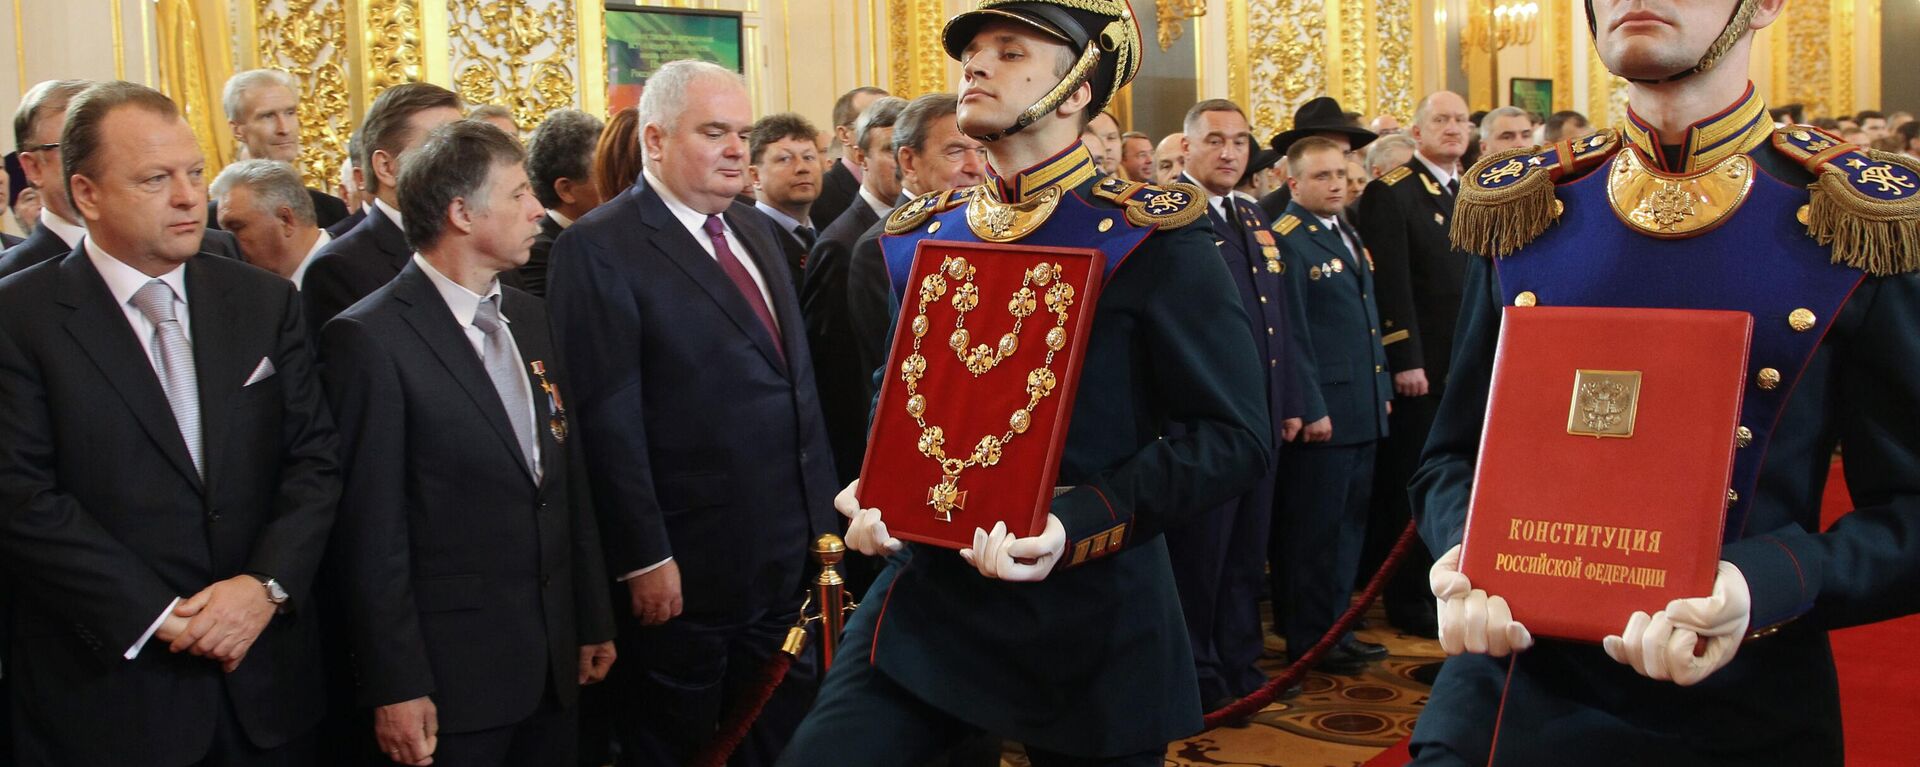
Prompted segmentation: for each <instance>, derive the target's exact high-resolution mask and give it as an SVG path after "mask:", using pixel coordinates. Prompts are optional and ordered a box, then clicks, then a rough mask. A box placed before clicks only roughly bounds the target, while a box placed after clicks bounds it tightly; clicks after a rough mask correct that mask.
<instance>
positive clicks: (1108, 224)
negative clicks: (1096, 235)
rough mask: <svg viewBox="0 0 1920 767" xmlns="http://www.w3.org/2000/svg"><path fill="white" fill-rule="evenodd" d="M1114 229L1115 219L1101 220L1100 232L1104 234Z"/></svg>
mask: <svg viewBox="0 0 1920 767" xmlns="http://www.w3.org/2000/svg"><path fill="white" fill-rule="evenodd" d="M1112 228H1113V219H1111V218H1103V219H1100V231H1102V232H1104V231H1107V230H1108V229H1112Z"/></svg>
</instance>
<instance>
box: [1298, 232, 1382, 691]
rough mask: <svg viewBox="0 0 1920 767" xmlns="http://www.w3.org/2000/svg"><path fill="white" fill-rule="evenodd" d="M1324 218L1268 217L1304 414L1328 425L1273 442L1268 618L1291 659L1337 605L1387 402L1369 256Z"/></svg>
mask: <svg viewBox="0 0 1920 767" xmlns="http://www.w3.org/2000/svg"><path fill="white" fill-rule="evenodd" d="M1335 221H1336V227H1337V228H1336V227H1329V226H1327V225H1326V223H1325V222H1323V221H1321V220H1320V219H1319V217H1317V216H1315V215H1313V214H1312V213H1309V212H1307V210H1306V209H1305V208H1302V207H1300V204H1299V203H1298V202H1292V203H1288V205H1287V212H1286V213H1284V214H1282V215H1281V216H1280V218H1279V220H1277V221H1275V222H1274V224H1273V231H1274V232H1275V233H1276V234H1278V235H1279V239H1280V242H1279V244H1280V252H1281V253H1282V254H1283V255H1284V258H1285V261H1286V273H1287V276H1288V277H1289V278H1290V279H1292V280H1294V281H1295V282H1296V283H1298V284H1299V286H1300V288H1299V289H1300V293H1301V301H1300V304H1301V313H1302V314H1303V315H1304V317H1305V322H1304V324H1303V332H1302V336H1303V337H1304V338H1305V344H1304V347H1305V348H1304V349H1303V352H1304V353H1303V355H1302V358H1301V363H1300V378H1301V380H1302V381H1303V382H1305V385H1304V387H1303V388H1304V389H1305V390H1306V391H1305V392H1304V396H1305V401H1306V415H1305V416H1304V419H1305V421H1306V422H1307V423H1309V424H1311V423H1313V422H1315V421H1318V420H1320V419H1321V418H1331V419H1332V422H1333V438H1332V439H1331V440H1328V441H1327V442H1320V443H1305V442H1295V443H1290V444H1288V445H1286V446H1285V447H1283V448H1282V449H1281V451H1280V481H1279V487H1280V491H1279V496H1280V501H1279V514H1278V520H1279V521H1278V524H1276V525H1275V530H1274V535H1273V540H1272V542H1271V543H1272V547H1271V551H1272V552H1273V555H1272V556H1273V559H1272V567H1273V579H1274V595H1275V596H1274V599H1275V602H1276V605H1277V607H1276V613H1277V614H1276V615H1275V616H1274V622H1275V623H1276V624H1277V625H1278V626H1279V628H1280V633H1281V634H1282V635H1284V636H1285V637H1286V640H1287V651H1288V652H1289V653H1291V654H1293V655H1294V656H1296V657H1297V656H1299V655H1300V654H1302V653H1305V652H1306V651H1307V649H1308V648H1310V647H1312V646H1313V644H1314V643H1315V642H1318V641H1319V640H1320V637H1321V635H1323V634H1325V633H1326V631H1327V629H1329V628H1332V627H1333V623H1334V621H1335V620H1336V619H1338V618H1339V617H1340V614H1341V613H1343V612H1346V610H1347V603H1348V600H1349V598H1350V597H1351V596H1352V592H1353V579H1354V574H1355V570H1356V569H1358V568H1359V566H1360V543H1361V540H1362V538H1363V537H1364V536H1365V534H1366V524H1367V499H1368V498H1369V495H1370V493H1371V490H1372V485H1373V461H1374V454H1375V450H1376V448H1377V446H1378V444H1379V441H1380V439H1381V438H1382V437H1385V436H1386V435H1387V403H1388V402H1389V401H1391V400H1392V399H1393V382H1392V377H1391V376H1392V374H1391V373H1389V372H1388V370H1387V367H1386V366H1387V354H1386V350H1385V348H1384V347H1383V346H1382V345H1381V342H1380V311H1379V309H1378V307H1377V306H1376V304H1375V300H1374V281H1373V264H1372V259H1370V258H1368V257H1367V255H1366V248H1365V246H1364V245H1363V244H1362V243H1361V241H1360V237H1359V235H1358V234H1357V233H1355V232H1354V231H1353V228H1352V227H1351V226H1349V225H1348V224H1347V222H1346V221H1344V220H1340V219H1337V218H1336V219H1335ZM1343 237H1344V238H1345V239H1343Z"/></svg>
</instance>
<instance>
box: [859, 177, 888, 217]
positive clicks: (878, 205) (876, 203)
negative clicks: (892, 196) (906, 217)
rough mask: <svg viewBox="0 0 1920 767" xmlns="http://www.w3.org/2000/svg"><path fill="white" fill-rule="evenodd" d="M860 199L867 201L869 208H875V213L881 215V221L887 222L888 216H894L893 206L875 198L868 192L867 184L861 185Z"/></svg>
mask: <svg viewBox="0 0 1920 767" xmlns="http://www.w3.org/2000/svg"><path fill="white" fill-rule="evenodd" d="M860 199H862V200H866V201H867V207H870V208H873V212H875V213H878V214H880V220H881V221H885V220H887V217H888V216H891V215H893V206H892V205H888V204H886V203H885V202H884V201H882V200H881V199H880V198H878V197H875V196H874V195H873V192H870V191H867V186H866V185H865V184H861V185H860Z"/></svg>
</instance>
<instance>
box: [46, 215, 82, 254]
mask: <svg viewBox="0 0 1920 767" xmlns="http://www.w3.org/2000/svg"><path fill="white" fill-rule="evenodd" d="M40 225H41V226H44V227H46V228H48V229H51V230H53V235H54V236H55V237H59V238H60V241H61V242H64V243H66V244H67V248H68V249H73V248H78V247H80V238H82V237H85V236H87V228H86V227H84V226H81V225H79V224H76V223H74V222H72V221H68V220H66V219H64V218H61V217H60V214H58V213H55V212H53V211H52V210H50V209H47V208H41V209H40Z"/></svg>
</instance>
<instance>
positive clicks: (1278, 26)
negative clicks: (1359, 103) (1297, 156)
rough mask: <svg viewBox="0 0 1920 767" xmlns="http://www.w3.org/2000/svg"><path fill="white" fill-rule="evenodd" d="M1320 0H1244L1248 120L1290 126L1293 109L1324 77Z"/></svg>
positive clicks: (1323, 9) (1323, 11) (1318, 90)
mask: <svg viewBox="0 0 1920 767" xmlns="http://www.w3.org/2000/svg"><path fill="white" fill-rule="evenodd" d="M1326 12H1327V7H1326V4H1325V2H1323V0H1247V59H1246V61H1247V70H1248V83H1249V86H1248V92H1249V95H1248V99H1247V101H1248V103H1247V109H1248V110H1249V111H1250V113H1251V117H1252V120H1253V124H1255V125H1260V126H1265V128H1266V129H1267V130H1273V131H1283V130H1286V129H1288V128H1291V127H1293V112H1294V110H1295V109H1297V108H1299V106H1300V105H1301V104H1302V103H1304V102H1306V101H1307V99H1310V98H1313V97H1314V96H1318V95H1320V93H1321V90H1322V89H1323V88H1324V87H1325V85H1326V83H1327V81H1328V74H1329V73H1328V66H1327V59H1326V42H1325V39H1326V31H1327V28H1326V27H1327V13H1326Z"/></svg>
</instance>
